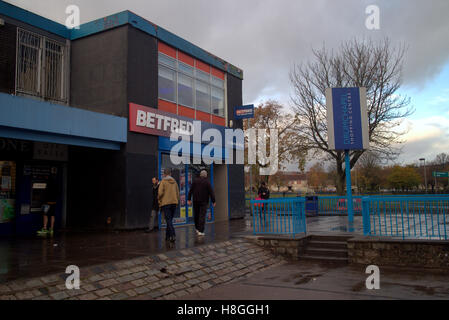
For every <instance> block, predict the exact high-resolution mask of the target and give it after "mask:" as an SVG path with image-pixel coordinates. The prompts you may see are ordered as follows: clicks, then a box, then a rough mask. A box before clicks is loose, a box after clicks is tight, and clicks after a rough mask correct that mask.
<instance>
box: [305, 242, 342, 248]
mask: <svg viewBox="0 0 449 320" xmlns="http://www.w3.org/2000/svg"><path fill="white" fill-rule="evenodd" d="M307 247H308V248H323V249H347V248H348V244H347V243H346V242H343V241H318V240H311V241H309V242H308V244H307Z"/></svg>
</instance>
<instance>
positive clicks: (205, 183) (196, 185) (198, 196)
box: [187, 170, 215, 236]
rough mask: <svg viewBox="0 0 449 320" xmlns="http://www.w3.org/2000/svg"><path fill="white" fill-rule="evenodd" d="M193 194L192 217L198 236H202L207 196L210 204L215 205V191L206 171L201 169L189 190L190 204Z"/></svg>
mask: <svg viewBox="0 0 449 320" xmlns="http://www.w3.org/2000/svg"><path fill="white" fill-rule="evenodd" d="M192 195H193V217H194V220H195V228H196V233H197V235H199V236H204V225H205V223H206V212H207V207H208V205H209V198H210V199H211V201H212V205H213V206H214V207H215V193H214V190H213V189H212V186H211V185H210V182H209V180H208V179H207V171H206V170H203V171H201V173H200V177H199V178H198V179H196V180H195V181H194V182H193V183H192V186H191V187H190V190H189V195H188V198H187V199H188V204H189V206H191V205H192V201H191V200H192Z"/></svg>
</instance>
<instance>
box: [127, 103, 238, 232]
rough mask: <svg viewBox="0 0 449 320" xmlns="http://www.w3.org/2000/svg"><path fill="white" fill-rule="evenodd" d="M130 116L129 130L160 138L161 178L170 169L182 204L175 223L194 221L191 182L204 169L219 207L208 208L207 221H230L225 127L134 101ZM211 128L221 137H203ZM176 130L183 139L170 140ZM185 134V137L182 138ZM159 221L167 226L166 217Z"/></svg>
mask: <svg viewBox="0 0 449 320" xmlns="http://www.w3.org/2000/svg"><path fill="white" fill-rule="evenodd" d="M129 119H130V131H133V132H138V133H140V134H147V135H152V136H156V137H157V145H158V149H157V159H158V166H157V167H158V172H157V175H158V178H159V179H161V178H162V174H163V172H164V169H166V168H170V169H171V172H172V176H173V178H174V179H175V180H176V181H177V183H178V186H179V190H180V205H179V206H178V208H177V212H176V215H175V218H174V224H175V225H185V224H192V223H194V218H193V208H192V206H189V205H188V201H187V200H188V199H187V197H188V193H189V190H190V186H191V185H192V182H193V181H194V179H195V178H197V177H198V176H199V173H200V172H201V171H202V170H206V171H207V172H208V178H209V179H210V182H211V185H212V187H213V188H214V189H215V193H216V198H217V205H216V207H215V208H214V207H213V206H212V205H210V207H209V208H208V213H207V222H214V221H217V220H218V221H222V220H229V203H228V202H229V198H228V190H227V188H226V186H227V185H228V174H227V172H228V165H227V164H226V159H227V157H228V154H229V152H228V151H227V150H226V148H224V147H223V145H224V141H223V139H224V137H225V127H223V126H219V125H215V124H211V123H207V122H200V121H194V120H193V119H190V118H187V117H183V116H179V115H176V114H172V113H169V112H165V111H161V110H158V109H154V108H149V107H145V106H140V105H136V104H132V103H131V104H130V118H129ZM208 129H214V132H215V133H217V134H219V136H220V137H221V138H220V139H219V141H215V140H214V139H211V140H212V141H209V140H207V139H206V140H207V141H203V140H202V138H203V137H204V133H205V132H206V131H207V130H208ZM175 130H176V131H177V132H178V133H179V134H180V135H179V136H178V139H180V140H176V139H174V140H171V138H170V135H171V133H172V132H173V131H175ZM194 132H195V133H194ZM182 136H183V137H184V138H183V139H181V137H182ZM195 136H196V138H198V139H199V140H195V141H200V142H195V143H194V142H193V140H194V139H195ZM201 142H202V143H201ZM175 150H178V151H175ZM214 152H216V153H217V154H214ZM218 153H221V154H218ZM217 160H218V161H217ZM220 162H221V163H220ZM159 224H160V225H161V226H164V225H165V221H164V217H163V216H161V215H160V216H159Z"/></svg>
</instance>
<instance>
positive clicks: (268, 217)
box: [251, 198, 306, 235]
mask: <svg viewBox="0 0 449 320" xmlns="http://www.w3.org/2000/svg"><path fill="white" fill-rule="evenodd" d="M251 206H252V207H253V233H254V234H278V235H295V234H299V233H306V215H305V199H304V198H277V199H270V200H251Z"/></svg>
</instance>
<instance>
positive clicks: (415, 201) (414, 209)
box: [362, 195, 449, 240]
mask: <svg viewBox="0 0 449 320" xmlns="http://www.w3.org/2000/svg"><path fill="white" fill-rule="evenodd" d="M362 207H363V232H364V234H365V235H374V236H390V237H400V238H402V239H405V238H415V239H444V240H447V239H448V236H449V196H427V195H426V196H420V197H416V196H415V197H409V196H390V197H364V198H363V199H362Z"/></svg>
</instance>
